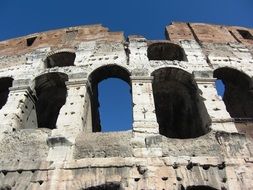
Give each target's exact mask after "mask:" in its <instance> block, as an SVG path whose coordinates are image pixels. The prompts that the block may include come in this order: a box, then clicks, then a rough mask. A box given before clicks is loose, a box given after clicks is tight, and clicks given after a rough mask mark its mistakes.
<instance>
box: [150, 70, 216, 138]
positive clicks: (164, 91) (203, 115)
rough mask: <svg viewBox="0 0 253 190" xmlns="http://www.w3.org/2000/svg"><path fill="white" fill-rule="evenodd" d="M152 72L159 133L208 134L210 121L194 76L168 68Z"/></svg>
mask: <svg viewBox="0 0 253 190" xmlns="http://www.w3.org/2000/svg"><path fill="white" fill-rule="evenodd" d="M152 75H153V76H154V80H153V94H154V100H155V110H156V116H157V121H158V124H159V132H160V134H161V135H164V136H166V137H170V138H181V139H185V138H195V137H199V136H201V135H204V134H206V133H207V132H208V131H209V125H210V121H211V120H210V117H209V115H208V113H207V110H206V107H205V105H204V103H203V101H202V99H201V97H200V96H199V90H198V87H197V84H196V82H195V81H194V79H193V77H192V75H191V74H189V73H187V72H185V71H183V70H181V69H176V68H168V67H167V68H161V69H158V70H155V71H154V72H153V73H152Z"/></svg>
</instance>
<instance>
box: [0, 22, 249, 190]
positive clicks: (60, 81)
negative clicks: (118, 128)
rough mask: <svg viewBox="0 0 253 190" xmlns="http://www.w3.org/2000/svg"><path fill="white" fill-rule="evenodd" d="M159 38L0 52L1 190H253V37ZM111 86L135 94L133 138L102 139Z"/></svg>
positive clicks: (200, 31)
mask: <svg viewBox="0 0 253 190" xmlns="http://www.w3.org/2000/svg"><path fill="white" fill-rule="evenodd" d="M165 33H166V39H167V40H162V41H161V40H157V41H156V40H152V41H150V40H147V39H145V38H144V37H142V36H129V37H128V39H127V40H125V39H124V36H123V33H122V32H109V31H108V29H107V28H105V27H103V26H101V25H90V26H79V27H70V28H65V29H59V30H53V31H48V32H42V33H36V34H31V35H29V36H24V37H20V38H16V39H11V40H6V41H3V42H0V120H1V122H0V189H19V190H20V189H21V190H22V189H31V190H33V189H42V190H54V189H88V190H91V189H126V190H133V189H145V190H146V189H147V190H154V189H166V190H167V189H168V190H178V189H180V190H184V189H186V190H189V189H210V188H211V189H222V190H225V189H227V190H239V189H241V190H244V189H252V188H253V185H252V181H253V173H252V171H253V157H252V155H253V141H252V139H253V133H252V131H253V128H252V123H253V114H252V102H253V94H252V87H253V83H252V77H253V69H252V64H253V37H252V36H253V29H248V28H244V27H236V26H218V25H208V24H202V23H172V24H171V25H170V26H167V27H166V31H165ZM110 77H116V78H119V79H122V80H124V81H126V82H127V83H128V84H129V85H130V87H131V96H132V108H133V124H132V130H129V131H123V132H106V133H105V132H101V124H100V116H99V111H98V108H99V101H98V83H99V82H101V81H102V80H104V79H107V78H110ZM216 79H219V80H221V81H223V83H224V84H225V95H224V97H223V98H222V97H220V96H219V95H218V94H217V90H216V86H215V82H216ZM108 90H110V89H108Z"/></svg>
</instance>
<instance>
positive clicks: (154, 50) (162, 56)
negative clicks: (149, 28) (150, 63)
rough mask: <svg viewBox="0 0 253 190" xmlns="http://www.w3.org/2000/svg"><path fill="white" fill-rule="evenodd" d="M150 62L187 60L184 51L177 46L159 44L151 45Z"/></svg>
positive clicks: (149, 49) (149, 50)
mask: <svg viewBox="0 0 253 190" xmlns="http://www.w3.org/2000/svg"><path fill="white" fill-rule="evenodd" d="M148 59H149V60H170V61H173V60H178V61H183V60H184V59H185V56H184V51H183V49H182V48H181V47H180V46H179V45H176V44H172V43H164V42H158V43H153V44H151V45H149V47H148Z"/></svg>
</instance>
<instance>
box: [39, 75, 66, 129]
mask: <svg viewBox="0 0 253 190" xmlns="http://www.w3.org/2000/svg"><path fill="white" fill-rule="evenodd" d="M67 80H68V77H67V75H66V74H63V73H48V74H44V75H41V76H39V77H37V78H36V79H35V90H36V95H37V101H36V103H35V106H36V113H37V122H38V127H39V128H50V129H54V128H56V121H57V118H58V115H59V112H60V109H61V107H62V106H63V105H64V104H65V102H66V96H67V88H66V85H65V81H67Z"/></svg>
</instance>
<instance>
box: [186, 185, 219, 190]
mask: <svg viewBox="0 0 253 190" xmlns="http://www.w3.org/2000/svg"><path fill="white" fill-rule="evenodd" d="M186 190H217V189H215V188H213V187H210V186H205V185H198V186H190V187H187V188H186Z"/></svg>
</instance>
